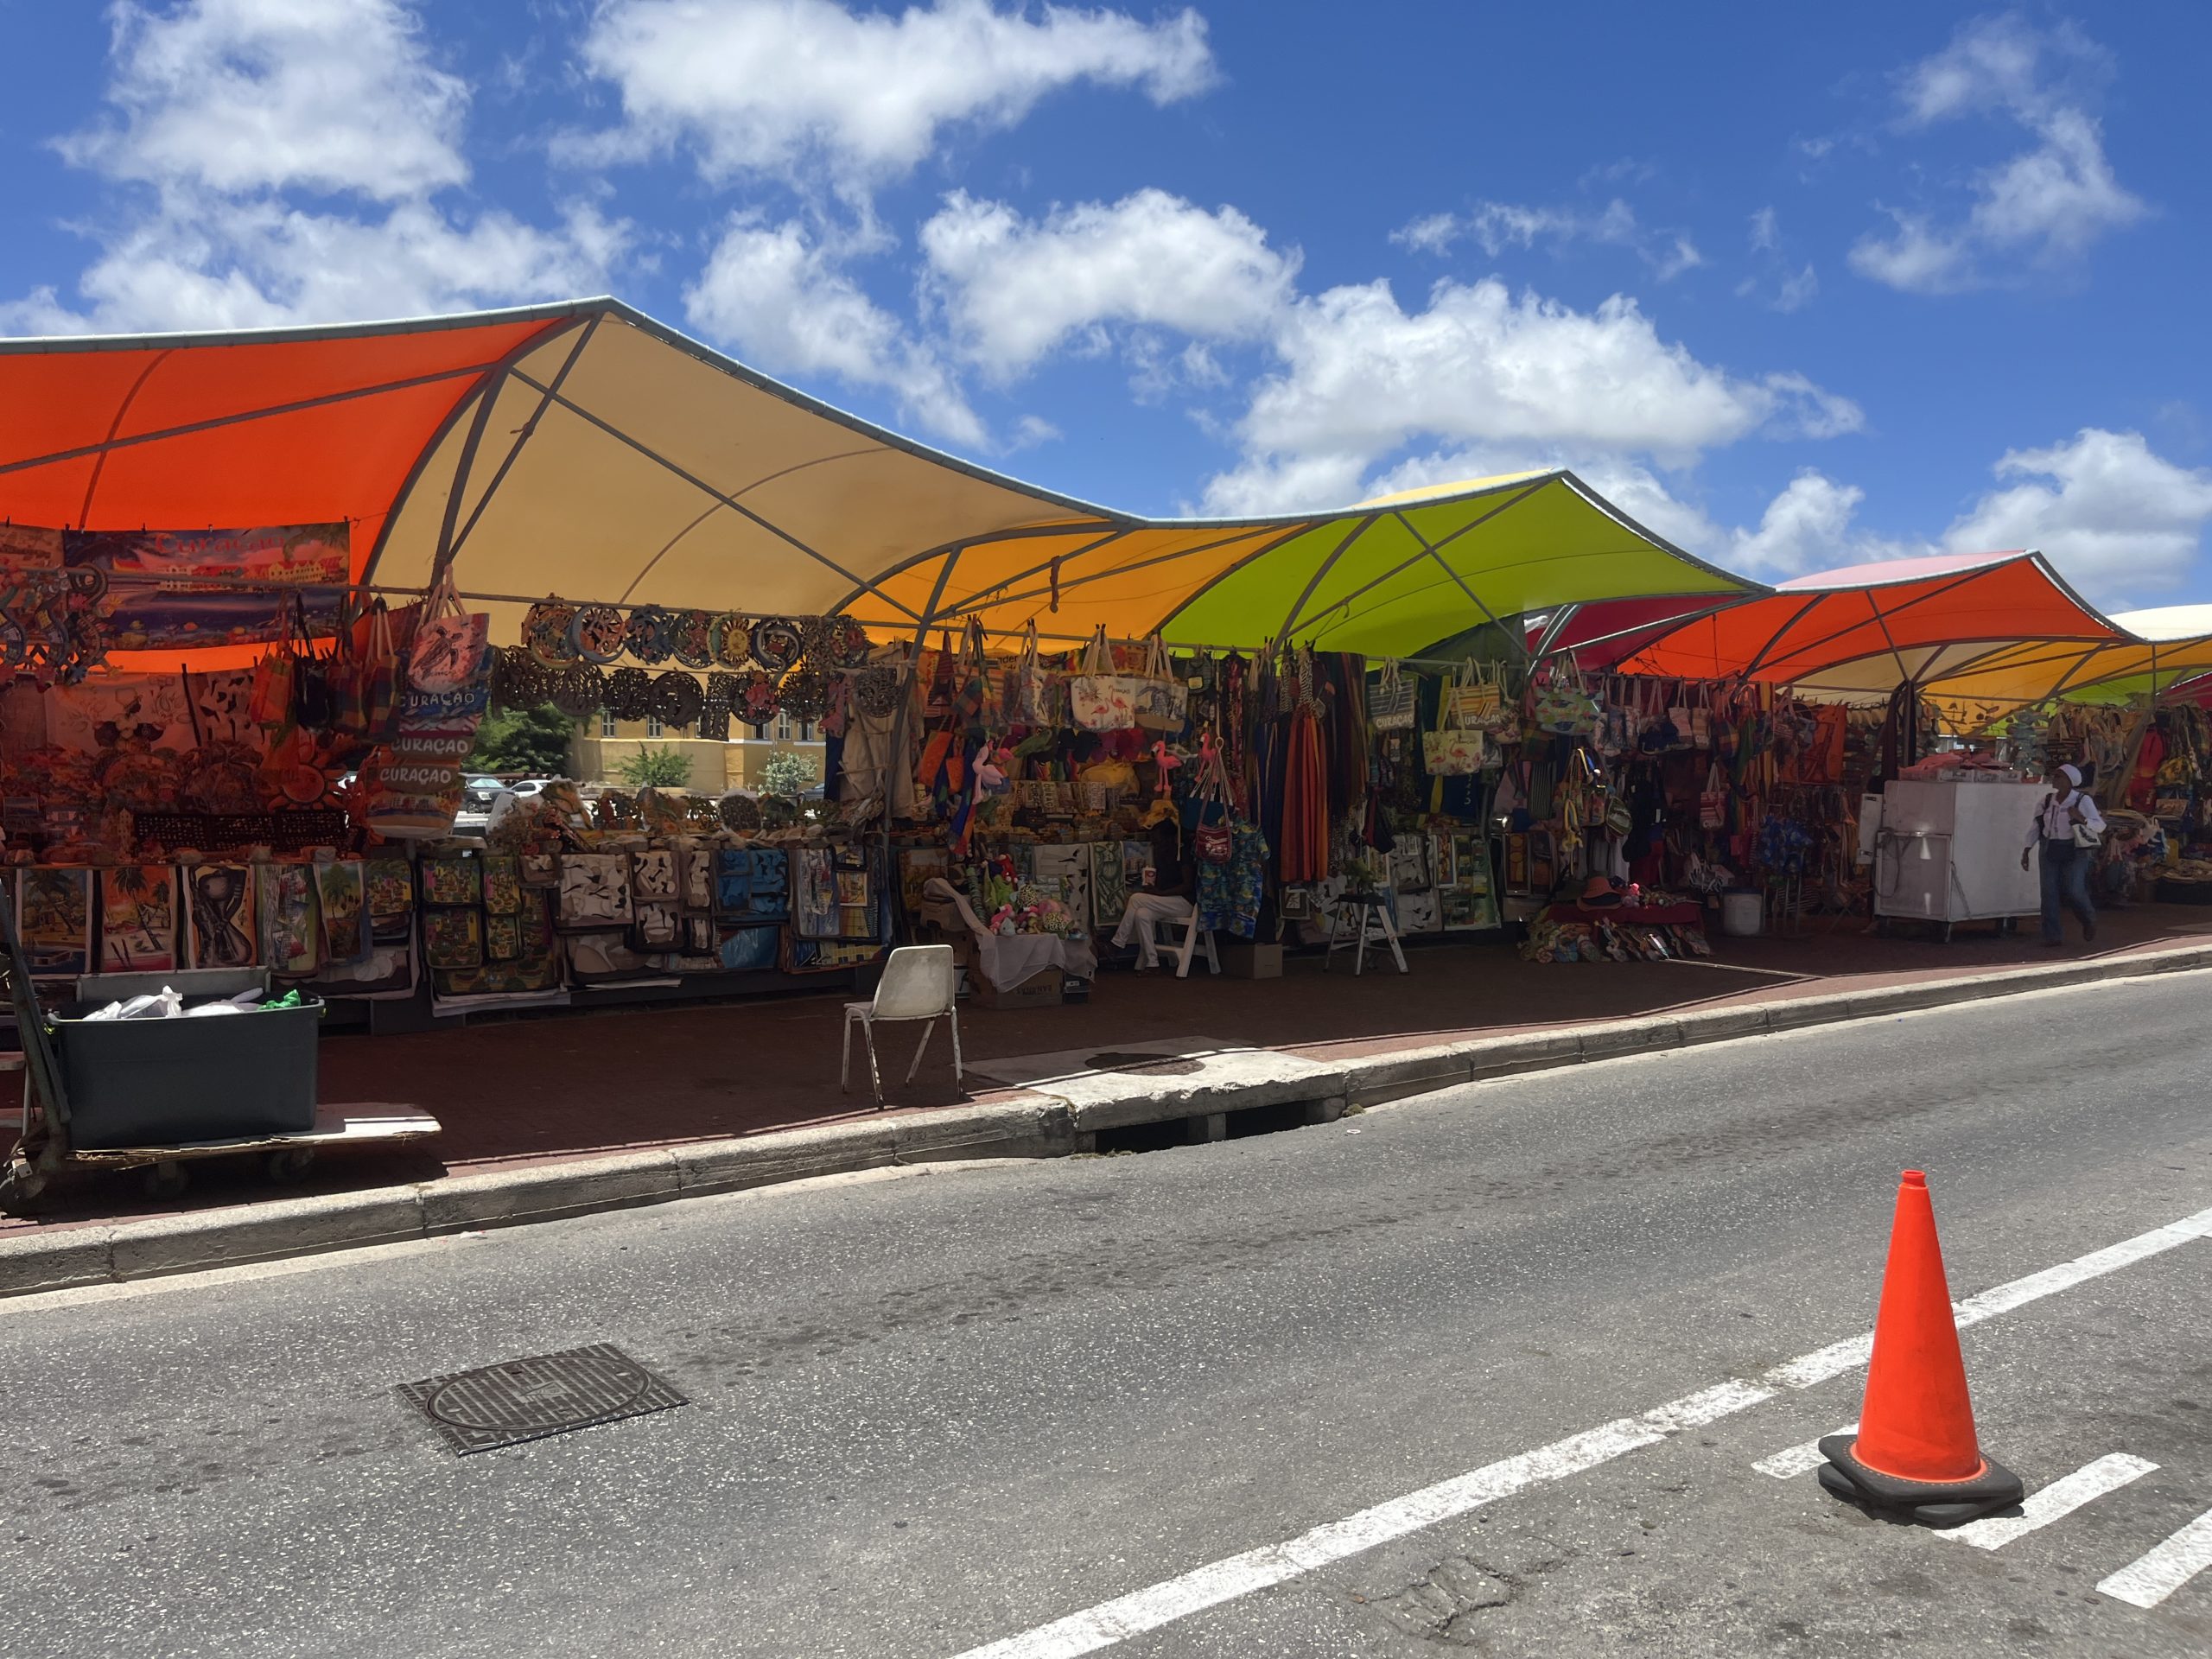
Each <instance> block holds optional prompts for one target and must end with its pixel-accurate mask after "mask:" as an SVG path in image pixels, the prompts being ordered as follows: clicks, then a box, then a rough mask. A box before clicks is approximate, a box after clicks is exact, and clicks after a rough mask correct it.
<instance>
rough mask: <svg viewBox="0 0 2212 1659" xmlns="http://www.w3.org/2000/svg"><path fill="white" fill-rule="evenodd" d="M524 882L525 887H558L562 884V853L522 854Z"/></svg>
mask: <svg viewBox="0 0 2212 1659" xmlns="http://www.w3.org/2000/svg"><path fill="white" fill-rule="evenodd" d="M522 884H523V886H524V887H559V886H560V885H561V855H560V854H558V853H524V855H522Z"/></svg>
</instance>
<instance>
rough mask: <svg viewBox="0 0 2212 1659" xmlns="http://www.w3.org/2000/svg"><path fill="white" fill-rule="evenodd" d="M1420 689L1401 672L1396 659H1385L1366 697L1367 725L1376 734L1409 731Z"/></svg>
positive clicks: (1412, 726)
mask: <svg viewBox="0 0 2212 1659" xmlns="http://www.w3.org/2000/svg"><path fill="white" fill-rule="evenodd" d="M1419 690H1420V688H1419V687H1418V686H1416V685H1415V684H1414V682H1413V681H1411V680H1409V679H1408V678H1407V677H1405V675H1404V674H1403V673H1402V671H1400V669H1399V667H1398V659H1397V658H1395V657H1386V658H1383V674H1382V677H1381V678H1379V679H1378V680H1376V683H1375V689H1374V690H1372V691H1370V692H1369V693H1368V695H1367V723H1368V724H1369V725H1370V726H1372V727H1373V728H1375V729H1376V731H1378V732H1409V731H1411V730H1412V729H1413V728H1414V715H1415V709H1416V705H1417V702H1418V693H1419Z"/></svg>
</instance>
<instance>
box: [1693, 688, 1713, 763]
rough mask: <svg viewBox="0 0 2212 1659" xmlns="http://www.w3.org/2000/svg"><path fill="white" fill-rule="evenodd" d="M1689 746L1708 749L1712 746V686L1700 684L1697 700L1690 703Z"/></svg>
mask: <svg viewBox="0 0 2212 1659" xmlns="http://www.w3.org/2000/svg"><path fill="white" fill-rule="evenodd" d="M1689 740H1690V747H1692V748H1694V749H1710V748H1711V747H1713V688H1712V687H1711V686H1708V685H1701V686H1700V687H1699V688H1698V690H1697V701H1696V702H1694V703H1692V704H1691V705H1690V729H1689Z"/></svg>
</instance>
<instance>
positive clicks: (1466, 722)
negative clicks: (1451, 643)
mask: <svg viewBox="0 0 2212 1659" xmlns="http://www.w3.org/2000/svg"><path fill="white" fill-rule="evenodd" d="M1503 677H1504V670H1503V667H1502V666H1501V665H1499V664H1496V663H1478V662H1477V661H1475V660H1474V658H1468V659H1467V660H1466V661H1465V662H1464V663H1462V664H1459V672H1458V674H1456V675H1455V676H1454V677H1452V683H1451V684H1450V685H1449V686H1447V687H1446V688H1445V691H1444V698H1443V702H1442V705H1441V706H1440V709H1439V710H1438V715H1439V719H1438V723H1439V724H1440V725H1444V726H1458V727H1460V728H1464V729H1465V730H1467V731H1471V732H1495V731H1497V730H1498V729H1499V728H1500V725H1501V722H1502V721H1503V718H1504V715H1505V690H1504V687H1503V684H1502V683H1501V682H1502V681H1503Z"/></svg>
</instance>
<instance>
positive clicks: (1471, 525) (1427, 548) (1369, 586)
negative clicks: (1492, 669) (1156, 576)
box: [1193, 478, 1552, 610]
mask: <svg viewBox="0 0 2212 1659" xmlns="http://www.w3.org/2000/svg"><path fill="white" fill-rule="evenodd" d="M1551 481H1552V480H1550V479H1549V478H1541V479H1539V480H1536V482H1535V483H1534V484H1531V485H1529V486H1527V487H1526V488H1523V489H1519V490H1516V491H1515V492H1514V493H1512V494H1511V495H1510V496H1508V497H1506V499H1504V500H1503V501H1501V502H1499V503H1498V504H1497V505H1496V506H1494V507H1492V508H1491V510H1490V511H1489V512H1485V513H1484V514H1482V515H1481V516H1480V517H1479V518H1470V519H1469V520H1468V521H1467V522H1466V523H1465V524H1462V525H1460V526H1459V529H1457V530H1455V531H1452V533H1451V534H1450V535H1449V536H1446V537H1445V538H1444V539H1443V540H1442V541H1440V542H1438V543H1435V544H1434V545H1433V546H1431V545H1430V544H1429V543H1426V542H1422V543H1421V551H1420V552H1418V553H1416V554H1414V556H1413V557H1411V558H1410V559H1407V560H1405V561H1404V562H1403V563H1398V564H1394V565H1392V566H1391V567H1390V568H1389V569H1388V570H1385V571H1384V572H1383V574H1382V575H1379V576H1377V577H1376V578H1375V579H1374V580H1373V581H1372V582H1364V583H1362V584H1361V585H1360V586H1359V587H1357V588H1353V589H1352V590H1351V592H1350V593H1348V594H1345V595H1344V597H1343V598H1342V599H1340V600H1338V601H1337V603H1336V605H1334V606H1332V607H1330V608H1331V609H1332V610H1334V609H1337V608H1339V607H1349V606H1350V605H1351V602H1352V601H1354V600H1356V599H1360V598H1363V597H1364V596H1365V595H1367V594H1371V593H1373V592H1374V591H1375V590H1376V588H1380V587H1381V586H1382V585H1383V583H1384V582H1388V581H1389V580H1390V578H1391V577H1393V576H1402V575H1405V573H1406V572H1407V571H1408V570H1410V569H1413V568H1414V566H1415V565H1417V564H1419V563H1421V561H1422V560H1424V559H1427V558H1432V557H1433V556H1435V555H1436V553H1437V551H1438V550H1440V549H1442V548H1446V547H1449V546H1451V545H1452V543H1454V542H1456V541H1458V540H1459V538H1460V537H1462V536H1465V535H1468V534H1471V532H1473V531H1477V530H1479V529H1481V528H1482V527H1483V526H1484V524H1488V523H1489V522H1490V521H1491V519H1493V518H1497V515H1498V514H1499V513H1501V512H1504V511H1505V510H1506V509H1507V508H1508V507H1512V506H1518V505H1520V504H1521V503H1522V502H1523V501H1526V500H1527V499H1529V497H1530V496H1532V495H1534V494H1535V493H1536V492H1537V491H1538V490H1540V489H1541V488H1543V486H1545V485H1546V484H1548V483H1550V482H1551ZM1404 517H1405V515H1404V514H1403V513H1400V514H1399V515H1398V518H1399V519H1400V522H1403V521H1404ZM1407 528H1408V530H1411V529H1412V528H1413V527H1412V526H1411V525H1410V524H1408V525H1407ZM1414 540H1415V541H1417V542H1419V541H1421V537H1419V536H1417V535H1416V536H1415V537H1414ZM1445 569H1447V570H1448V569H1451V567H1450V566H1449V565H1446V567H1445ZM1193 597H1196V595H1193Z"/></svg>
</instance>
